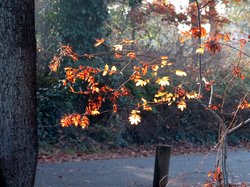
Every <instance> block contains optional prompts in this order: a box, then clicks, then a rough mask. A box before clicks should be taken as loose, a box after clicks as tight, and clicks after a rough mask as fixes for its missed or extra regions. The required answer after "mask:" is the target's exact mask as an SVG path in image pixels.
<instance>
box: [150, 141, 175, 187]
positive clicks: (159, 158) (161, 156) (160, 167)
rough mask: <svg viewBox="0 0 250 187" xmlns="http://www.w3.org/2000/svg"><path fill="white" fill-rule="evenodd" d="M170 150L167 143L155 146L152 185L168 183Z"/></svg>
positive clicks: (159, 185) (156, 186)
mask: <svg viewBox="0 0 250 187" xmlns="http://www.w3.org/2000/svg"><path fill="white" fill-rule="evenodd" d="M170 150H171V146H169V145H158V146H157V147H156V155H155V170H154V181H153V187H165V186H166V185H167V183H168V170H169V163H170Z"/></svg>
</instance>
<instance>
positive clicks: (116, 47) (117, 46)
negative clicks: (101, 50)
mask: <svg viewBox="0 0 250 187" xmlns="http://www.w3.org/2000/svg"><path fill="white" fill-rule="evenodd" d="M113 48H114V50H115V51H122V45H114V46H113Z"/></svg>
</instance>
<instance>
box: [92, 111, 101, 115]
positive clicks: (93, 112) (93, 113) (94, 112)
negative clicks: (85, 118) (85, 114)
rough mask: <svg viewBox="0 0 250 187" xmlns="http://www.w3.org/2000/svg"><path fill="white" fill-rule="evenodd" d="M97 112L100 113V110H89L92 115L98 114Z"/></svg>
mask: <svg viewBox="0 0 250 187" xmlns="http://www.w3.org/2000/svg"><path fill="white" fill-rule="evenodd" d="M99 114H100V112H99V111H98V110H93V111H91V115H92V116H96V115H99Z"/></svg>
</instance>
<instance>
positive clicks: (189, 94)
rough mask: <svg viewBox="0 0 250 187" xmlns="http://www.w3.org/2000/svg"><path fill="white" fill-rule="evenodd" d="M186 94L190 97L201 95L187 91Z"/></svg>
mask: <svg viewBox="0 0 250 187" xmlns="http://www.w3.org/2000/svg"><path fill="white" fill-rule="evenodd" d="M186 96H187V98H188V99H195V98H198V97H199V94H197V93H196V92H187V93H186Z"/></svg>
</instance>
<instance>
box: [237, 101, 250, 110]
mask: <svg viewBox="0 0 250 187" xmlns="http://www.w3.org/2000/svg"><path fill="white" fill-rule="evenodd" d="M238 108H239V109H242V110H243V109H248V108H250V103H249V102H248V101H247V100H246V99H244V100H243V101H242V103H241V104H240V105H239V106H238Z"/></svg>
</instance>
